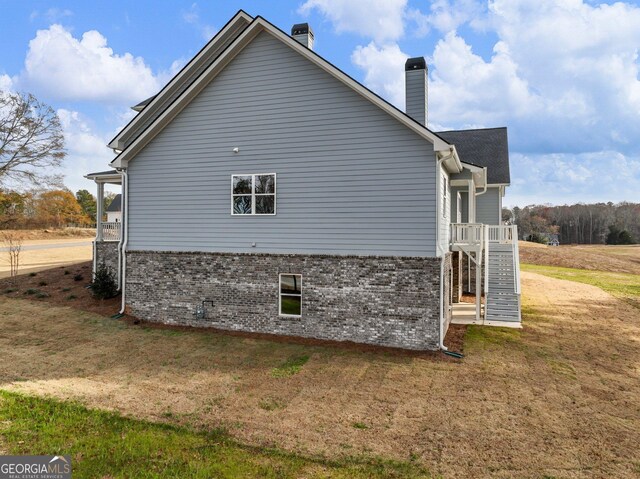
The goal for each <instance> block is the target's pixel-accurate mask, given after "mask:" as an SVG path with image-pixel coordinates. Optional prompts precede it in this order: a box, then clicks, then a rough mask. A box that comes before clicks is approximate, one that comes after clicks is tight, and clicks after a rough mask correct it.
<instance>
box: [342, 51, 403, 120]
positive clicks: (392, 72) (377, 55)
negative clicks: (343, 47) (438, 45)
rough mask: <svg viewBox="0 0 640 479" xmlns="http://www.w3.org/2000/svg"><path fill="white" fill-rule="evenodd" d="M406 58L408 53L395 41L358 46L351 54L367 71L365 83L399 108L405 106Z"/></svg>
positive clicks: (356, 62)
mask: <svg viewBox="0 0 640 479" xmlns="http://www.w3.org/2000/svg"><path fill="white" fill-rule="evenodd" d="M406 59H407V55H406V54H404V53H403V52H402V51H401V50H400V47H399V46H398V45H397V44H395V43H394V44H390V45H386V46H383V47H378V46H377V45H376V44H375V43H374V42H371V43H369V45H367V46H366V47H363V46H358V47H357V48H356V49H355V50H354V52H353V54H352V55H351V61H352V62H353V64H354V65H356V66H358V67H359V68H362V69H363V70H364V71H365V78H364V83H365V85H366V86H367V87H369V88H371V89H372V90H373V91H375V92H376V93H378V94H380V95H381V96H383V97H385V98H387V99H388V100H389V101H390V102H391V103H393V104H394V105H397V106H398V107H399V108H404V76H403V73H404V62H405V60H406ZM398 72H402V74H398Z"/></svg>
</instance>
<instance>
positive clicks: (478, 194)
mask: <svg viewBox="0 0 640 479" xmlns="http://www.w3.org/2000/svg"><path fill="white" fill-rule="evenodd" d="M482 172H483V173H484V190H482V192H481V193H478V192H475V191H474V193H475V195H476V196H480V195H484V194H485V193H486V192H487V167H486V166H485V167H484V168H482Z"/></svg>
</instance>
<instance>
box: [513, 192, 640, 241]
mask: <svg viewBox="0 0 640 479" xmlns="http://www.w3.org/2000/svg"><path fill="white" fill-rule="evenodd" d="M502 220H503V222H505V223H507V224H515V225H517V226H518V235H519V237H520V239H523V240H527V241H535V242H538V243H547V242H548V241H550V240H552V239H553V238H557V239H558V240H559V242H560V243H561V244H636V243H638V242H639V241H640V203H630V202H626V201H624V202H621V203H612V202H608V203H591V204H585V203H576V204H573V205H562V206H553V205H548V204H545V205H529V206H525V207H522V208H520V207H518V206H516V207H514V208H512V209H509V208H503V209H502Z"/></svg>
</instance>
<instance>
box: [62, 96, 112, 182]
mask: <svg viewBox="0 0 640 479" xmlns="http://www.w3.org/2000/svg"><path fill="white" fill-rule="evenodd" d="M57 114H58V117H59V118H60V123H61V124H62V129H63V133H64V139H65V148H66V150H67V157H66V159H65V160H64V163H63V166H62V173H63V174H64V176H65V179H64V182H65V185H66V186H67V187H69V188H70V189H71V190H72V191H76V190H78V189H80V188H86V189H89V191H91V192H92V193H94V189H95V187H94V186H92V182H89V181H88V180H85V179H84V178H83V177H82V175H84V174H87V173H90V172H93V171H104V170H106V169H108V164H109V162H110V161H111V160H112V159H113V158H114V154H113V152H112V151H111V150H110V149H109V148H107V146H106V144H107V141H108V140H109V138H107V137H106V136H105V135H100V134H96V133H95V132H94V131H93V130H92V128H91V125H90V123H89V120H88V119H87V118H85V117H84V116H82V115H81V114H80V113H78V112H77V111H71V110H66V109H64V108H60V109H58V110H57ZM92 188H93V189H92Z"/></svg>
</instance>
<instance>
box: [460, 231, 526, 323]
mask: <svg viewBox="0 0 640 479" xmlns="http://www.w3.org/2000/svg"><path fill="white" fill-rule="evenodd" d="M451 226H452V228H451V250H452V251H462V252H463V253H464V254H466V255H468V257H469V258H470V259H469V261H473V262H474V263H475V268H476V269H477V270H479V271H482V276H483V281H482V283H483V284H482V285H481V281H480V280H479V278H477V279H476V306H475V318H474V319H473V320H471V319H469V318H466V317H465V318H460V321H461V322H460V323H459V324H485V325H488V326H507V327H514V328H520V327H521V324H520V323H521V319H522V318H521V314H520V259H519V251H518V229H517V227H516V226H512V225H484V224H479V223H454V224H452V225H451ZM471 255H473V257H472V256H471ZM482 292H484V295H485V304H484V308H483V307H482V305H481V304H480V300H479V298H480V294H481V293H482ZM452 308H453V310H454V318H453V320H452V321H453V322H456V318H455V310H456V309H457V310H458V311H460V310H461V309H462V308H460V307H459V306H458V307H456V306H455V305H454V306H452ZM468 314H469V311H466V308H465V316H468Z"/></svg>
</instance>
